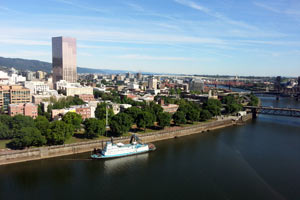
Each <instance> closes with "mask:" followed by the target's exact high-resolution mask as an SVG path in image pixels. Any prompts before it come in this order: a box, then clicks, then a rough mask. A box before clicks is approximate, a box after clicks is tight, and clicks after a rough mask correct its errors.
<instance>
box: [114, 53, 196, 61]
mask: <svg viewBox="0 0 300 200" xmlns="http://www.w3.org/2000/svg"><path fill="white" fill-rule="evenodd" d="M117 57H118V58H121V59H130V60H162V61H190V60H193V58H186V57H168V56H166V57H165V56H148V55H138V54H128V55H121V56H117Z"/></svg>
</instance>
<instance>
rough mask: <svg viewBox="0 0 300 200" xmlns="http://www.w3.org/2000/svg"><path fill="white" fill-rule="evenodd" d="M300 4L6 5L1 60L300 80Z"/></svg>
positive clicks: (0, 27) (117, 0) (123, 1)
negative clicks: (69, 40) (68, 44)
mask: <svg viewBox="0 0 300 200" xmlns="http://www.w3.org/2000/svg"><path fill="white" fill-rule="evenodd" d="M299 33H300V1H299V0H109V1H108V0H93V1H92V0H85V1H79V0H43V1H41V0H26V1H19V0H0V56H4V57H19V58H29V59H39V60H43V61H49V62H50V61H51V53H52V52H51V37H53V36H61V35H63V36H71V37H75V38H77V53H78V57H77V61H78V66H81V67H89V68H99V69H104V68H105V69H123V70H134V71H147V72H162V73H186V74H230V75H259V76H276V75H282V76H299V75H300V34H299Z"/></svg>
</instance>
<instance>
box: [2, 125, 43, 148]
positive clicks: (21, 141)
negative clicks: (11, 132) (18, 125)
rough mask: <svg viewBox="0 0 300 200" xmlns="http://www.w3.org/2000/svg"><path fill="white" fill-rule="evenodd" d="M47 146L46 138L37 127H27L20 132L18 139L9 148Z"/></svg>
mask: <svg viewBox="0 0 300 200" xmlns="http://www.w3.org/2000/svg"><path fill="white" fill-rule="evenodd" d="M44 144H46V138H45V136H43V135H42V134H41V132H40V131H39V130H38V129H37V128H35V127H25V128H22V129H21V130H19V131H18V133H17V136H16V138H14V139H13V140H12V141H11V142H10V143H9V144H8V146H9V147H12V148H16V149H22V148H24V147H30V146H37V147H39V146H42V145H44Z"/></svg>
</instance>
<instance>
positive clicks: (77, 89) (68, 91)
mask: <svg viewBox="0 0 300 200" xmlns="http://www.w3.org/2000/svg"><path fill="white" fill-rule="evenodd" d="M56 88H57V90H61V91H63V93H64V94H65V95H66V96H75V95H80V94H93V88H92V87H85V86H82V85H80V84H79V83H68V82H67V81H65V80H60V81H58V82H56Z"/></svg>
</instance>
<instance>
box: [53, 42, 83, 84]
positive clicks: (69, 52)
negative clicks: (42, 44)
mask: <svg viewBox="0 0 300 200" xmlns="http://www.w3.org/2000/svg"><path fill="white" fill-rule="evenodd" d="M52 68H53V84H54V85H55V84H56V82H58V81H60V80H65V81H67V82H70V83H75V82H77V61H76V39H75V38H70V37H53V38H52Z"/></svg>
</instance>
